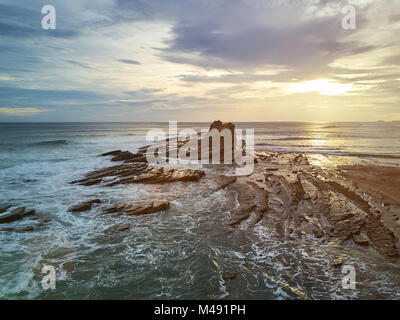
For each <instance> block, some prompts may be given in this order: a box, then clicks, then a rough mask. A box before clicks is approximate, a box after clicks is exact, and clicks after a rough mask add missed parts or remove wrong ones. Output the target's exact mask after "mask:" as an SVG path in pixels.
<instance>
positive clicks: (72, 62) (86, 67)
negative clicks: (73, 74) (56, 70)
mask: <svg viewBox="0 0 400 320" xmlns="http://www.w3.org/2000/svg"><path fill="white" fill-rule="evenodd" d="M65 62H67V63H69V64H72V65H74V66H78V67H81V68H84V69H93V67H91V66H89V65H87V64H86V63H82V62H78V61H74V60H65Z"/></svg>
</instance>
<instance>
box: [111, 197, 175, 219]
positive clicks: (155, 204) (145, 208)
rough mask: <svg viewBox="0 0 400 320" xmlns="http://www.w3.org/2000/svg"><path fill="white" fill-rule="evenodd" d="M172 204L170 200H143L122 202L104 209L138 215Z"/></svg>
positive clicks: (164, 208) (161, 209)
mask: <svg viewBox="0 0 400 320" xmlns="http://www.w3.org/2000/svg"><path fill="white" fill-rule="evenodd" d="M169 206H170V203H169V201H152V202H143V203H139V204H135V205H131V204H126V203H121V204H117V205H115V206H113V207H111V208H108V209H106V210H104V212H105V213H125V214H126V215H127V216H137V215H145V214H151V213H155V212H158V211H163V210H167V209H168V208H169Z"/></svg>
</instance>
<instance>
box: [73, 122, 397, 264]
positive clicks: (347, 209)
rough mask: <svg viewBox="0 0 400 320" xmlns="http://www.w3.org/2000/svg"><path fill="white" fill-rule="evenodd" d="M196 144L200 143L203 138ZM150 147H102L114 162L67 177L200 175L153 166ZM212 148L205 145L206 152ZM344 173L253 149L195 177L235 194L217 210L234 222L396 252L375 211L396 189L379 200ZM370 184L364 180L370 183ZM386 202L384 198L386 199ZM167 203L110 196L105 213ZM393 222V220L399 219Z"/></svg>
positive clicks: (158, 180) (88, 181)
mask: <svg viewBox="0 0 400 320" xmlns="http://www.w3.org/2000/svg"><path fill="white" fill-rule="evenodd" d="M213 129H216V130H218V131H219V132H221V131H222V130H224V129H228V130H230V131H231V132H234V130H235V126H234V125H233V124H231V123H227V124H224V123H222V122H221V121H215V122H213V123H212V124H211V126H210V131H211V130H213ZM206 138H207V137H206ZM164 142H166V143H167V144H169V142H170V141H169V140H168V139H167V140H166V141H164ZM185 142H187V140H183V141H178V143H177V149H178V150H179V149H180V148H182V146H183V145H184V144H185ZM220 142H223V141H222V140H221V141H220ZM198 146H199V149H200V150H201V148H200V146H201V139H199V145H198ZM232 147H233V146H232ZM148 148H149V146H146V147H142V148H140V149H139V150H138V152H137V153H136V154H132V153H130V152H128V151H121V150H115V151H111V152H108V153H104V154H102V155H101V156H109V157H111V161H114V162H120V163H119V164H117V165H114V166H111V167H108V168H104V169H101V170H96V171H94V172H91V173H89V174H87V175H86V177H84V178H83V179H80V180H76V181H73V182H72V183H76V184H80V185H85V186H90V185H95V184H101V185H103V186H109V187H112V186H115V185H120V184H128V183H142V184H164V183H171V182H177V181H181V182H185V181H198V180H199V179H200V178H202V177H204V176H205V173H204V171H202V170H176V169H172V168H167V167H164V168H163V167H156V166H151V165H149V164H148V163H147V160H146V157H145V154H146V152H147V150H148ZM211 151H212V148H211V147H210V154H211ZM224 151H225V150H224V144H223V143H221V148H220V152H221V154H220V155H221V156H222V154H223V153H224ZM242 153H243V150H242ZM164 156H165V158H166V159H167V160H168V158H169V152H168V151H167V152H165V155H164ZM222 159H223V158H222ZM346 169H348V168H346ZM356 169H357V168H356ZM354 170H355V169H354ZM354 170H353V171H352V172H351V177H352V178H353V179H355V178H357V179H358V180H357V181H358V182H360V183H361V182H363V183H368V181H367V182H364V180H361V178H360V176H359V175H357V174H356V173H357V172H358V171H354ZM382 170H383V169H382ZM360 171H361V170H360ZM386 171H390V170H386ZM386 171H384V172H383V173H386ZM346 175H347V176H350V172H347V173H346V171H343V172H342V171H340V170H334V169H327V168H322V167H319V166H317V165H313V164H312V163H311V162H310V161H309V160H308V157H307V156H306V155H304V154H298V153H278V152H259V153H257V154H256V159H255V167H254V172H253V173H252V174H251V175H249V176H246V177H234V176H225V175H219V176H218V175H214V176H208V177H206V178H205V179H204V180H206V181H204V180H202V181H204V183H202V181H201V182H199V192H200V194H201V195H204V197H207V196H210V195H211V194H212V193H214V192H217V191H219V190H221V189H225V190H226V192H228V193H229V194H230V195H229V196H231V195H233V197H234V199H235V200H234V201H232V207H231V209H229V210H228V211H229V212H228V213H227V214H226V215H225V216H224V217H222V215H221V221H223V222H224V223H227V224H228V225H229V226H230V227H232V228H253V227H254V226H255V225H258V224H260V225H262V226H265V227H266V228H269V229H271V228H272V229H273V230H274V231H275V232H276V233H277V234H278V235H280V236H282V237H288V238H290V239H296V238H301V237H309V236H311V237H315V238H318V239H320V241H321V242H325V243H327V242H329V243H331V242H336V243H338V244H341V243H344V242H345V241H349V240H350V241H353V242H354V243H355V244H358V245H363V246H366V245H370V246H371V247H372V248H374V249H375V250H377V251H378V252H380V253H381V254H382V255H384V256H386V257H389V258H393V259H394V258H397V257H398V256H399V251H398V248H397V247H396V243H397V241H398V238H399V234H400V231H399V232H398V233H397V234H395V233H394V232H393V231H392V229H390V228H389V227H388V226H387V224H385V223H384V221H383V220H382V219H381V218H380V215H381V214H382V212H383V211H387V212H389V211H390V210H391V209H392V208H393V203H395V202H396V199H397V198H396V197H395V196H396V194H394V193H393V192H391V193H390V196H391V197H390V199H389V200H390V201H389V200H386V201H380V200H379V199H377V193H372V195H371V194H370V195H369V196H367V195H366V192H365V190H364V191H362V190H359V189H358V188H357V187H353V186H352V185H351V183H350V182H349V181H347V179H346V178H345V177H346ZM399 176H400V173H399ZM373 187H374V185H371V184H369V188H371V189H372V188H373ZM389 191H390V190H389ZM388 201H389V202H390V203H389V202H388ZM387 203H389V205H384V204H387ZM168 207H169V202H167V201H162V202H154V201H151V202H143V203H137V204H116V205H114V206H112V207H110V208H108V209H106V210H105V213H114V214H126V215H143V214H150V213H154V212H157V211H162V210H166V209H168ZM389 213H390V214H392V215H393V216H396V217H394V218H393V219H397V220H396V221H399V220H400V219H399V217H398V216H397V215H395V214H394V213H393V211H390V212H389ZM396 221H395V222H396ZM395 224H396V226H395V227H397V224H398V223H397V222H396V223H395ZM399 230H400V226H399Z"/></svg>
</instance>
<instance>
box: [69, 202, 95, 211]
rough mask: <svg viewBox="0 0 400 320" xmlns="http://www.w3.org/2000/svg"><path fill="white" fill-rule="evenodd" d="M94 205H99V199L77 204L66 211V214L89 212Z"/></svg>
mask: <svg viewBox="0 0 400 320" xmlns="http://www.w3.org/2000/svg"><path fill="white" fill-rule="evenodd" d="M95 203H101V200H100V199H95V200H90V201H86V202H82V203H79V204H77V205H74V206H72V207H70V208H69V209H68V212H83V211H89V210H90V209H92V206H93V204H95Z"/></svg>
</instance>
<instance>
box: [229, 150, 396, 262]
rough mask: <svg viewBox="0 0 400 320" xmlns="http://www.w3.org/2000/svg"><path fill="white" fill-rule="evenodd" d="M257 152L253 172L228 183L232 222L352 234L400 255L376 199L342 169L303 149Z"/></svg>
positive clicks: (318, 234)
mask: <svg viewBox="0 0 400 320" xmlns="http://www.w3.org/2000/svg"><path fill="white" fill-rule="evenodd" d="M257 157H258V160H259V161H258V163H257V164H256V166H255V169H254V172H253V174H251V175H250V176H248V177H240V178H238V179H237V181H235V182H232V183H230V184H229V186H228V187H227V190H230V191H234V192H235V194H236V200H237V205H236V206H235V207H234V208H233V209H232V210H231V211H230V215H229V222H228V223H229V225H230V226H232V227H239V228H252V227H253V226H254V225H256V224H261V225H264V226H265V227H268V228H271V227H273V229H274V230H275V231H276V232H277V233H278V234H280V235H282V236H284V237H289V238H292V239H293V238H297V237H299V238H300V237H303V236H313V237H315V238H319V239H321V240H322V241H323V242H331V241H335V240H336V241H337V242H338V243H343V242H344V241H347V240H352V241H354V243H356V244H358V245H363V246H365V245H371V246H372V247H373V248H374V249H376V250H377V251H378V252H380V253H381V254H383V255H384V256H386V257H389V258H397V257H398V256H399V253H398V248H397V247H396V242H397V238H396V236H395V235H394V233H393V232H392V231H391V230H390V229H389V228H388V227H387V226H385V224H384V223H383V222H382V221H381V219H380V218H379V217H377V216H376V214H375V212H376V211H377V209H378V208H377V207H376V206H375V204H374V202H373V201H372V200H373V199H372V200H371V198H370V197H366V196H365V194H363V193H358V192H357V190H355V189H353V188H352V187H351V185H349V183H348V182H346V180H345V179H343V177H341V176H340V173H338V172H337V171H335V170H328V169H322V168H320V167H318V166H314V165H312V164H310V162H309V161H308V160H307V156H305V155H301V154H295V153H293V154H288V153H275V152H269V153H267V152H263V153H259V154H257ZM375 203H376V202H375Z"/></svg>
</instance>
